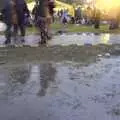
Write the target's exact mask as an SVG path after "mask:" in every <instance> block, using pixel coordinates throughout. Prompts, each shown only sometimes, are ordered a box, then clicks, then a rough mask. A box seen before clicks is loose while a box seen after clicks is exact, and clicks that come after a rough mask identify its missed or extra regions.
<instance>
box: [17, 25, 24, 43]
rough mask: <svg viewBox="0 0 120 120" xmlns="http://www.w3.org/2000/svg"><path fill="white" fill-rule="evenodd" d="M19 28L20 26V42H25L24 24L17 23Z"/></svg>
mask: <svg viewBox="0 0 120 120" xmlns="http://www.w3.org/2000/svg"><path fill="white" fill-rule="evenodd" d="M19 28H20V32H21V41H22V42H25V39H24V37H25V34H26V31H25V25H24V24H19Z"/></svg>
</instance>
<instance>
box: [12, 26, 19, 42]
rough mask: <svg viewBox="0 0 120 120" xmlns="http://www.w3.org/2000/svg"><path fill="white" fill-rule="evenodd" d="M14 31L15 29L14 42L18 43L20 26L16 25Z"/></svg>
mask: <svg viewBox="0 0 120 120" xmlns="http://www.w3.org/2000/svg"><path fill="white" fill-rule="evenodd" d="M13 27H14V28H13V29H14V41H15V42H16V41H17V36H18V25H17V24H15V25H13Z"/></svg>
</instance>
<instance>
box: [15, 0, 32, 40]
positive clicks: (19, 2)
mask: <svg viewBox="0 0 120 120" xmlns="http://www.w3.org/2000/svg"><path fill="white" fill-rule="evenodd" d="M16 11H17V17H18V25H17V26H16V28H15V30H16V32H18V28H19V29H20V32H21V41H22V42H24V41H25V40H24V37H25V34H26V32H25V17H26V16H27V17H29V16H30V13H29V10H28V7H27V4H26V2H25V0H16Z"/></svg>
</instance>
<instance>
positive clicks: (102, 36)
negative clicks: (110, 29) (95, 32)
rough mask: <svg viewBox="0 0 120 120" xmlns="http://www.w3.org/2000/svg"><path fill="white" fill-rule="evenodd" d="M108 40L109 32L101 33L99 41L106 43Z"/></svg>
mask: <svg viewBox="0 0 120 120" xmlns="http://www.w3.org/2000/svg"><path fill="white" fill-rule="evenodd" d="M109 40H110V34H103V35H101V43H102V44H108V42H109Z"/></svg>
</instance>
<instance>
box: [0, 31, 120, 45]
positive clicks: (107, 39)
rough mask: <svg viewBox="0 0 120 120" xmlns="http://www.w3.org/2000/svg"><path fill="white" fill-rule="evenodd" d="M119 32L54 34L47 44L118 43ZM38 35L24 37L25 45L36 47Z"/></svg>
mask: <svg viewBox="0 0 120 120" xmlns="http://www.w3.org/2000/svg"><path fill="white" fill-rule="evenodd" d="M119 38H120V35H119V34H109V33H102V34H98V33H80V34H62V35H55V36H53V39H52V40H50V41H48V46H54V45H63V46H68V45H86V44H91V45H97V44H120V40H119ZM39 39H40V37H39V36H38V35H29V36H26V37H25V45H29V46H31V47H38V43H39ZM4 41H5V38H4V36H0V46H3V43H4Z"/></svg>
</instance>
